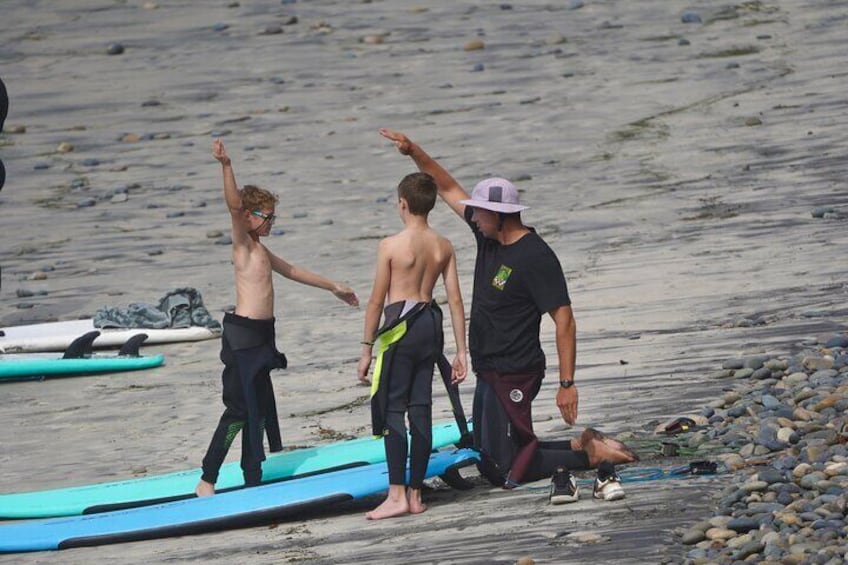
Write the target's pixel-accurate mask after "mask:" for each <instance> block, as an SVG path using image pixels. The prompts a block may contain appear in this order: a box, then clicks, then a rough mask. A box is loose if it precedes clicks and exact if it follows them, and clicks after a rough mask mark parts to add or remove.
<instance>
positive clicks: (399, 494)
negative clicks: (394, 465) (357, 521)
mask: <svg viewBox="0 0 848 565" xmlns="http://www.w3.org/2000/svg"><path fill="white" fill-rule="evenodd" d="M408 513H409V501H408V500H407V499H406V487H405V486H403V485H390V486H389V494H388V496H386V500H384V501H383V503H382V504H380V506H378V507H377V508H375V509H374V510H372V511H371V512H366V513H365V518H366V519H367V520H382V519H384V518H394V517H395V516H403V515H404V514H408Z"/></svg>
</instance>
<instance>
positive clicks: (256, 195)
mask: <svg viewBox="0 0 848 565" xmlns="http://www.w3.org/2000/svg"><path fill="white" fill-rule="evenodd" d="M279 201H280V199H279V198H277V195H276V194H274V193H273V192H269V191H267V190H265V189H264V188H259V187H258V186H254V185H252V184H246V185H245V186H244V188H242V189H241V205H242V208H244V209H245V210H267V209H273V208H276V207H277V202H279Z"/></svg>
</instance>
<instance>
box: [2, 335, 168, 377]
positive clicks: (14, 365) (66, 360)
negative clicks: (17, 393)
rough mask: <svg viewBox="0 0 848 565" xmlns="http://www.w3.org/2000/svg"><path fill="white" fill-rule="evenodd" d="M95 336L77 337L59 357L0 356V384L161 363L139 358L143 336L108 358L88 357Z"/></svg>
mask: <svg viewBox="0 0 848 565" xmlns="http://www.w3.org/2000/svg"><path fill="white" fill-rule="evenodd" d="M99 336H100V331H99V330H93V331H90V332H87V333H85V334H83V335H81V336H79V337H78V338H77V339H75V340H73V342H72V343H71V344H70V345H68V348H67V349H65V353H64V354H63V355H61V356H59V355H58V354H56V353H43V354H38V353H29V354H24V353H22V354H16V353H11V354H10V353H7V354H5V355H0V382H3V381H8V380H12V379H26V378H34V377H56V376H63V377H66V376H73V375H87V374H92V373H116V372H121V371H137V370H139V369H150V368H152V367H158V366H159V365H161V364H162V363H163V361H164V360H165V357H164V356H163V355H153V356H151V357H144V356H142V355H140V354H139V352H138V351H139V347H141V344H142V343H143V342H144V341H145V340H146V339H147V337H148V336H147V334H146V333H136V334H134V335H132V336H130V337H129V338H128V339H127V340H126V341H125V342H124V343H123V345H122V346H121V349H120V351H118V353H117V354H111V355H108V354H94V353H92V347H93V343H94V340H95V339H97V338H98V337H99Z"/></svg>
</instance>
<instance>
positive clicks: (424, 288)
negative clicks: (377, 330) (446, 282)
mask: <svg viewBox="0 0 848 565" xmlns="http://www.w3.org/2000/svg"><path fill="white" fill-rule="evenodd" d="M382 253H385V258H386V260H387V261H388V268H389V288H388V295H387V297H388V301H389V303H393V302H399V301H402V300H410V301H413V302H430V301H431V300H432V299H433V288H434V287H435V285H436V282H437V281H438V279H439V277H440V276H442V275H443V274H444V272H445V270H446V269H447V266H448V263H449V261H450V259H451V257H452V256H453V246H452V245H451V243H450V242H449V241H448V240H447V239H445V238H443V237H441V236H440V235H439V234H437V233H436V232H435V231H434V230H432V229H431V228H429V227H424V228H418V227H407V228H406V229H404V230H403V231H401V232H399V233H397V234H395V235H393V236H390V237H387V238H386V239H385V240H383V243H382V244H381V254H382Z"/></svg>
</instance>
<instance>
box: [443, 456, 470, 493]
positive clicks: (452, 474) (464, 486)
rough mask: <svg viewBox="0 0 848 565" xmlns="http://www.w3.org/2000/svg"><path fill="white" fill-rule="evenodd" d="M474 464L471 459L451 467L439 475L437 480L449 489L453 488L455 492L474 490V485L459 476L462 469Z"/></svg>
mask: <svg viewBox="0 0 848 565" xmlns="http://www.w3.org/2000/svg"><path fill="white" fill-rule="evenodd" d="M474 463H475V461H474V460H473V459H469V460H468V461H463V462H461V463H457V464H456V465H451V466H450V467H448V468H447V470H446V471H445V472H444V473H442V474H441V475H439V478H440V479H442V480H443V481H445V484H447V485H448V486H449V487H452V488H455V489H456V490H471V489H473V488H474V483H472V482H471V481H469V480H468V479H466V478H465V477H463V476H462V475H460V474H459V470H460V469H461V468H463V467H468V466H470V465H473V464H474Z"/></svg>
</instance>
